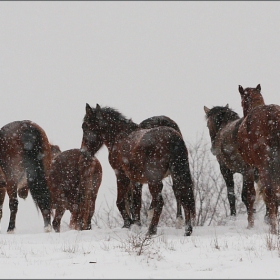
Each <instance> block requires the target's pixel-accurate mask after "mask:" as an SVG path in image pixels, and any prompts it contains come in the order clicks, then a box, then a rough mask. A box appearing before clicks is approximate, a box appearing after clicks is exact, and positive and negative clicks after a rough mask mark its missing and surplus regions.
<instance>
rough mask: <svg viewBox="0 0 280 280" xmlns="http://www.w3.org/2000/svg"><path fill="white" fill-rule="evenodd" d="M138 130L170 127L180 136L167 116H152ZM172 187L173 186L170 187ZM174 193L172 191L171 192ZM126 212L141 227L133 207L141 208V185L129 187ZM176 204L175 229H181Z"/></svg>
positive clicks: (178, 206) (151, 210)
mask: <svg viewBox="0 0 280 280" xmlns="http://www.w3.org/2000/svg"><path fill="white" fill-rule="evenodd" d="M139 126H140V128H143V129H151V128H154V127H158V126H167V127H172V128H173V129H175V130H176V131H177V132H178V133H179V134H180V135H181V137H183V136H182V133H181V130H180V128H179V126H178V124H177V123H176V122H175V121H174V120H172V119H171V118H169V117H167V116H163V115H161V116H153V117H150V118H148V119H145V120H144V121H142V122H141V123H140V124H139ZM172 187H173V186H172ZM173 191H174V190H173ZM127 195H128V197H127V208H128V209H127V211H128V212H130V213H131V218H132V220H133V222H134V223H138V225H141V223H140V218H139V217H136V216H135V212H134V207H135V205H137V204H139V205H140V208H141V196H142V184H139V183H136V184H135V185H134V186H131V188H130V190H129V191H128V192H127ZM175 199H176V203H177V211H176V228H182V226H183V223H184V220H183V215H182V208H181V203H180V200H178V199H177V198H176V197H175ZM154 204H155V201H154V200H152V201H151V204H150V206H149V209H148V220H151V218H152V216H153V211H154V208H155V205H154Z"/></svg>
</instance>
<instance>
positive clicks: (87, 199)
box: [50, 149, 102, 232]
mask: <svg viewBox="0 0 280 280" xmlns="http://www.w3.org/2000/svg"><path fill="white" fill-rule="evenodd" d="M101 180H102V167H101V165H100V163H99V161H98V159H97V158H96V157H91V156H87V155H85V154H84V153H82V152H81V150H80V149H71V150H67V151H64V152H62V153H60V154H59V155H58V156H56V157H55V158H54V160H53V163H52V166H51V171H50V181H51V187H50V192H51V201H52V207H51V208H52V209H55V210H56V211H55V216H54V219H53V222H52V225H53V228H54V230H55V231H56V232H59V231H60V223H61V218H62V216H63V214H64V212H65V210H69V211H70V213H71V218H70V228H72V229H76V230H87V229H91V218H92V216H93V214H94V210H95V201H96V197H97V193H98V190H99V186H100V184H101Z"/></svg>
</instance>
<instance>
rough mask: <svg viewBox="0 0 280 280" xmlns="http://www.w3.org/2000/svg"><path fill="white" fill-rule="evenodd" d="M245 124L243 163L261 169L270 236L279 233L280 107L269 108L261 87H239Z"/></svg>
mask: <svg viewBox="0 0 280 280" xmlns="http://www.w3.org/2000/svg"><path fill="white" fill-rule="evenodd" d="M239 92H240V95H241V104H242V107H243V113H244V120H243V121H242V123H241V125H240V127H239V131H238V136H237V141H238V145H239V151H240V153H241V156H242V158H243V160H244V161H245V162H246V163H248V164H250V165H251V166H254V167H255V168H257V169H258V172H259V177H260V182H261V192H262V196H263V199H264V201H265V204H266V206H267V208H268V216H269V224H270V232H271V233H273V234H276V233H277V230H276V219H277V215H278V202H279V199H278V197H279V196H280V188H279V185H280V172H279V170H280V153H279V151H280V138H279V135H280V106H278V105H275V104H271V105H265V103H264V100H263V97H262V94H261V86H260V85H258V86H257V87H256V88H245V89H243V87H242V86H239Z"/></svg>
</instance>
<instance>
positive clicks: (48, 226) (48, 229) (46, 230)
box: [44, 225, 52, 232]
mask: <svg viewBox="0 0 280 280" xmlns="http://www.w3.org/2000/svg"><path fill="white" fill-rule="evenodd" d="M44 231H45V232H51V231H52V226H51V225H47V226H46V227H44Z"/></svg>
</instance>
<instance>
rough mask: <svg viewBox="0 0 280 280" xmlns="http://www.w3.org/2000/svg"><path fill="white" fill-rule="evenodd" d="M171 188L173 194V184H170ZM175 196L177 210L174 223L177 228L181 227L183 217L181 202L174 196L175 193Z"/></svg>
mask: <svg viewBox="0 0 280 280" xmlns="http://www.w3.org/2000/svg"><path fill="white" fill-rule="evenodd" d="M172 189H173V192H174V195H175V190H174V186H173V185H172ZM175 198H176V204H177V212H176V224H175V227H176V228H177V229H181V228H182V227H183V225H184V219H183V214H182V204H181V201H180V199H179V198H178V197H176V195H175Z"/></svg>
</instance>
